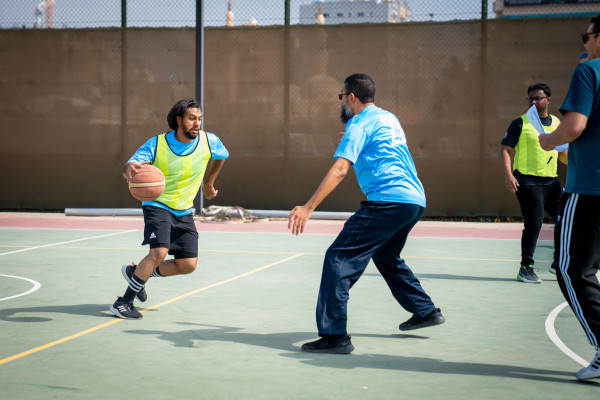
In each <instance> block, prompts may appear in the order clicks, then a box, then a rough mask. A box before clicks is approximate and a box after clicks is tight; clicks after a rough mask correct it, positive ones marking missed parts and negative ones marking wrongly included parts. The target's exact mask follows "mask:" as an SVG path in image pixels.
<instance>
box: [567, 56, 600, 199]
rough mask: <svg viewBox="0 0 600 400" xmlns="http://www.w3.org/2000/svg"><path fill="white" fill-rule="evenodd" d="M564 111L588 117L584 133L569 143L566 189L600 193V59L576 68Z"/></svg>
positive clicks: (568, 190) (577, 191) (572, 191)
mask: <svg viewBox="0 0 600 400" xmlns="http://www.w3.org/2000/svg"><path fill="white" fill-rule="evenodd" d="M560 111H561V112H562V113H563V114H564V113H565V112H567V111H574V112H578V113H580V114H583V115H585V116H586V117H588V121H587V125H586V127H585V129H584V130H583V132H582V134H581V136H579V137H578V138H577V139H576V140H575V141H573V142H572V143H570V144H569V160H568V164H567V184H566V185H565V191H566V192H568V193H579V194H587V195H593V196H600V157H599V156H598V155H599V154H600V58H596V59H594V60H590V61H586V62H584V63H581V64H579V65H578V66H577V68H575V72H574V73H573V77H572V78H571V84H570V85H569V92H568V93H567V97H566V98H565V101H564V102H563V104H562V106H561V107H560Z"/></svg>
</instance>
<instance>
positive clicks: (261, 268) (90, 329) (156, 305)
mask: <svg viewBox="0 0 600 400" xmlns="http://www.w3.org/2000/svg"><path fill="white" fill-rule="evenodd" d="M303 255H305V253H296V254H294V255H293V256H290V257H287V258H284V259H283V260H279V261H276V262H274V263H271V264H267V265H263V266H262V267H259V268H256V269H253V270H252V271H248V272H244V273H243V274H240V275H236V276H234V277H232V278H229V279H225V280H222V281H220V282H217V283H213V284H211V285H207V286H203V287H201V288H198V289H196V290H192V291H191V292H188V293H185V294H182V295H180V296H177V297H173V298H172V299H169V300H165V301H163V302H162V303H158V304H155V305H153V306H150V307H148V308H145V309H143V310H141V311H140V312H141V313H144V312H146V311H149V310H153V309H155V308H158V307H162V306H164V305H167V304H170V303H173V302H175V301H178V300H181V299H183V298H186V297H189V296H192V295H194V294H196V293H200V292H203V291H205V290H208V289H212V288H214V287H217V286H221V285H224V284H226V283H229V282H233V281H236V280H238V279H241V278H244V277H246V276H248V275H252V274H255V273H257V272H260V271H263V270H265V269H267V268H270V267H273V266H275V265H278V264H282V263H285V262H287V261H291V260H293V259H295V258H298V257H300V256H303ZM115 318H116V317H115ZM121 321H124V319H120V318H118V319H114V320H112V321H109V322H105V323H103V324H100V325H97V326H94V327H92V328H89V329H86V330H84V331H81V332H78V333H75V334H73V335H70V336H67V337H64V338H62V339H58V340H55V341H53V342H50V343H46V344H44V345H42V346H38V347H35V348H33V349H30V350H26V351H23V352H21V353H18V354H15V355H13V356H10V357H6V358H4V359H2V360H0V365H2V364H6V363H9V362H11V361H14V360H17V359H19V358H22V357H25V356H28V355H30V354H34V353H37V352H38V351H42V350H45V349H49V348H51V347H54V346H57V345H59V344H61V343H65V342H68V341H69V340H73V339H76V338H78V337H81V336H84V335H87V334H88V333H92V332H95V331H98V330H100V329H103V328H106V327H107V326H111V325H114V324H116V323H118V322H121Z"/></svg>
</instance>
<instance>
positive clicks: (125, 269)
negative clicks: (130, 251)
mask: <svg viewBox="0 0 600 400" xmlns="http://www.w3.org/2000/svg"><path fill="white" fill-rule="evenodd" d="M135 267H137V265H135V264H134V263H131V265H123V266H122V267H121V273H122V274H123V278H125V280H126V281H127V283H131V277H132V276H133V271H135ZM137 298H138V299H139V301H141V302H142V303H143V302H145V301H146V300H148V294H147V293H146V288H145V287H143V288H142V290H140V291H139V292H138V293H137Z"/></svg>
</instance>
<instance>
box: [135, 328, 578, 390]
mask: <svg viewBox="0 0 600 400" xmlns="http://www.w3.org/2000/svg"><path fill="white" fill-rule="evenodd" d="M179 324H181V325H195V326H204V327H206V329H188V330H183V331H179V332H166V331H160V330H127V331H125V333H130V334H133V335H153V336H156V337H157V338H158V339H161V340H166V341H169V342H171V343H172V344H173V346H176V347H198V345H197V343H196V342H198V341H207V342H231V343H238V344H245V345H250V346H261V347H268V348H273V349H276V350H283V351H286V352H291V353H284V354H281V355H282V356H284V357H290V358H294V359H297V360H298V361H300V362H303V363H306V364H310V365H315V366H320V367H328V368H339V369H354V368H370V369H382V370H395V371H414V372H424V373H431V374H452V375H474V376H495V377H501V378H518V379H526V380H528V381H531V380H534V381H547V382H564V383H575V382H574V381H573V379H572V376H573V373H572V372H570V371H556V370H550V369H541V368H527V367H519V366H514V365H502V364H482V363H468V362H446V361H444V360H441V359H433V358H425V357H403V356H396V355H388V354H356V353H355V354H351V355H332V354H315V353H305V352H302V351H301V350H300V347H299V346H298V345H296V343H298V342H304V341H309V340H312V339H314V338H315V334H314V333H312V332H285V333H269V334H264V333H260V334H257V333H244V332H240V331H241V330H242V328H236V327H228V326H214V325H200V324H193V323H181V322H180V323H179ZM353 336H355V337H360V336H369V337H374V336H377V337H381V338H389V339H390V340H398V339H403V338H415V337H416V338H419V339H427V337H424V336H418V335H372V334H368V335H361V334H356V335H353ZM557 376H558V377H565V378H564V379H563V378H558V377H557Z"/></svg>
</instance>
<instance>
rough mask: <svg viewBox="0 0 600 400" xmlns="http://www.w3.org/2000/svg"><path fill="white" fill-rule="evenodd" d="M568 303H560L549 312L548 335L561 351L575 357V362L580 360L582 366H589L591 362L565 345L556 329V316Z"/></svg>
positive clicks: (572, 357) (547, 321)
mask: <svg viewBox="0 0 600 400" xmlns="http://www.w3.org/2000/svg"><path fill="white" fill-rule="evenodd" d="M568 305H569V304H568V303H567V302H566V301H565V302H564V303H561V304H559V305H558V306H557V307H556V308H555V309H554V310H552V311H551V312H550V314H548V318H546V334H547V335H548V337H549V338H550V340H552V342H553V343H554V344H555V345H556V347H558V348H559V350H560V351H562V352H563V353H565V354H566V355H567V356H568V357H569V358H571V359H573V360H574V361H575V362H578V363H579V364H581V365H582V366H584V367H587V366H588V365H589V364H590V363H589V362H587V361H585V360H584V359H583V358H581V357H579V356H578V355H577V354H575V353H574V352H573V351H572V350H571V349H569V348H568V347H567V345H565V344H564V343H563V341H562V340H560V338H559V337H558V335H557V334H556V331H555V330H554V320H555V319H556V316H557V315H558V313H559V312H561V311H562V309H563V308H565V307H567V306H568Z"/></svg>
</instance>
